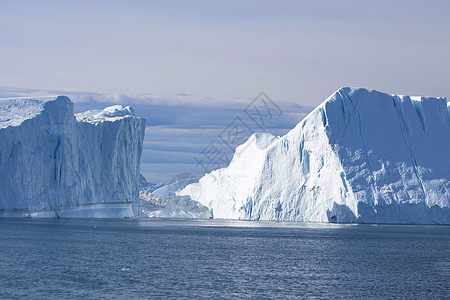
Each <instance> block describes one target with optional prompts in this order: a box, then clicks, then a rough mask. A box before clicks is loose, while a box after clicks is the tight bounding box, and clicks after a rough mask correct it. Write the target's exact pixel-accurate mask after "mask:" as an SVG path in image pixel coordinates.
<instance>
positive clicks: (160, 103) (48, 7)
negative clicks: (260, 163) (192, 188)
mask: <svg viewBox="0 0 450 300" xmlns="http://www.w3.org/2000/svg"><path fill="white" fill-rule="evenodd" d="M449 12H450V1H433V0H431V1H414V0H409V1H406V0H404V1H403V0H390V1H384V0H380V1H364V0H347V1H337V0H335V1H331V0H330V1H320V0H317V1H283V0H278V1H261V0H259V1H231V0H230V1H210V0H205V1H196V0H190V1H171V0H165V1H137V0H130V1H113V0H109V1H106V0H105V1H92V0H91V1H3V0H0V86H2V87H3V88H1V89H0V96H14V95H20V94H27V93H28V92H30V93H31V94H35V93H36V91H50V93H57V94H68V95H69V96H71V98H72V99H73V101H74V102H75V109H76V111H81V110H85V109H91V108H103V107H105V106H108V105H109V104H108V102H111V103H122V104H132V105H133V106H135V107H137V108H138V109H137V114H138V115H140V116H142V117H145V118H146V119H147V124H148V127H147V131H146V132H147V136H146V140H145V145H144V155H143V173H144V174H145V175H147V177H149V178H150V179H151V180H152V181H158V180H159V178H162V179H164V180H167V178H170V176H172V174H176V173H178V172H192V173H201V172H202V170H201V169H199V168H198V166H196V163H195V160H194V157H195V156H196V155H198V153H199V152H201V151H202V149H203V148H204V147H205V145H207V144H208V143H210V141H217V139H218V135H219V134H220V132H221V131H222V130H223V128H224V127H226V126H227V125H228V124H229V122H231V121H232V120H233V119H234V118H235V117H236V116H242V112H243V109H244V108H245V106H246V105H247V104H248V103H249V102H251V100H252V99H253V98H254V97H255V96H257V95H258V94H259V92H261V91H265V92H266V93H267V94H268V95H269V96H270V97H271V98H272V99H273V100H274V101H275V102H276V103H278V104H279V105H280V107H282V109H283V111H284V112H285V114H284V115H283V116H282V118H279V119H277V120H274V123H273V124H271V127H270V128H268V131H269V132H272V133H274V134H283V133H285V132H286V131H287V130H288V129H289V128H292V127H293V126H294V125H295V124H296V123H297V122H299V121H300V120H301V118H302V117H303V116H304V115H305V112H307V111H309V110H310V109H311V107H313V106H316V105H318V104H319V103H320V102H322V101H323V100H324V99H325V98H326V97H328V96H329V95H330V94H331V93H333V92H334V91H335V90H336V89H338V88H339V87H341V86H354V87H367V88H372V89H377V90H380V91H384V92H389V93H396V94H409V95H429V96H447V97H448V96H450V80H449V75H448V72H449V70H450V55H449V54H450V33H449V32H450V17H449ZM8 87H15V88H16V89H10V88H8ZM24 88H25V89H34V90H24ZM68 91H77V92H68ZM80 91H83V92H80ZM132 95H135V96H132ZM137 95H139V96H137ZM221 147H224V149H225V148H226V147H225V146H224V145H221Z"/></svg>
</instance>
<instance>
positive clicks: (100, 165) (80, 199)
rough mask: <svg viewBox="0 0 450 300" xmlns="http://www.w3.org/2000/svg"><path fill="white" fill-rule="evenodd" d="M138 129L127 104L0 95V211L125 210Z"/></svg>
mask: <svg viewBox="0 0 450 300" xmlns="http://www.w3.org/2000/svg"><path fill="white" fill-rule="evenodd" d="M144 129H145V120H144V119H141V118H137V117H135V116H134V114H133V111H132V109H131V108H130V107H125V108H122V107H121V106H113V107H110V108H107V109H105V110H103V111H89V112H86V113H82V114H78V115H76V116H74V114H73V104H72V102H71V101H70V99H69V98H67V97H64V96H59V97H46V98H37V99H17V98H14V99H1V100H0V216H14V217H24V216H28V217H117V218H121V217H133V216H134V215H135V213H136V211H137V209H136V208H135V206H136V204H137V203H138V197H139V194H138V193H139V192H138V180H139V167H140V159H141V154H142V142H143V137H144Z"/></svg>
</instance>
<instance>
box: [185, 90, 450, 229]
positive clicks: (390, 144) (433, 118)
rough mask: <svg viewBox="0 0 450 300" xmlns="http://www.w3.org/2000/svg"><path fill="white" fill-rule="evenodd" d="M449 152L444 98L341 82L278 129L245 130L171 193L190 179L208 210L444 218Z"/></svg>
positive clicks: (263, 215)
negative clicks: (227, 152)
mask: <svg viewBox="0 0 450 300" xmlns="http://www.w3.org/2000/svg"><path fill="white" fill-rule="evenodd" d="M449 157H450V117H449V106H448V104H447V100H446V99H445V98H432V97H409V96H397V95H390V94H385V93H381V92H377V91H374V90H367V89H352V88H348V87H345V88H341V89H339V90H338V91H336V92H335V93H334V94H333V95H331V96H330V97H329V98H328V99H327V100H326V101H325V102H323V103H322V104H321V105H319V106H318V107H317V108H316V109H315V110H314V111H312V112H311V113H310V114H309V115H308V116H307V117H306V118H305V119H304V120H302V121H301V122H300V123H299V124H298V125H297V126H296V127H295V128H294V129H292V130H291V131H290V132H289V133H287V134H286V135H284V136H282V137H274V136H272V135H269V134H254V135H252V136H251V137H250V139H249V140H248V141H247V142H246V143H244V144H243V145H240V146H239V147H238V148H237V149H236V153H235V155H234V157H233V160H232V161H231V163H230V164H229V166H228V167H226V168H223V169H219V170H216V171H213V172H211V173H209V174H206V175H205V176H204V177H202V178H201V179H200V181H199V183H197V184H196V185H195V186H193V185H188V186H187V187H185V188H184V189H183V190H181V191H180V192H178V195H188V196H193V195H192V194H193V190H194V189H195V190H198V188H199V186H200V187H201V195H200V196H199V197H198V196H197V200H198V201H199V202H200V203H201V204H203V205H204V206H207V207H208V208H209V209H210V211H211V214H212V216H213V217H214V218H230V219H246V220H279V221H300V222H301V221H311V222H359V223H405V224H450V158H449ZM196 193H197V194H198V192H196Z"/></svg>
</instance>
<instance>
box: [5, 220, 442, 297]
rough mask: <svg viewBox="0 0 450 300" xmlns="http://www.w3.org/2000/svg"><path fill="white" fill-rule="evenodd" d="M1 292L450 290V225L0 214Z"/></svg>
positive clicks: (421, 293)
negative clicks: (39, 217)
mask: <svg viewBox="0 0 450 300" xmlns="http://www.w3.org/2000/svg"><path fill="white" fill-rule="evenodd" d="M0 241H1V242H0V243H1V245H0V298H1V299H162V298H169V299H207V298H214V299H265V298H277V299H302V298H310V299H449V298H450V227H449V226H402V225H339V224H293V223H272V222H246V221H220V220H210V221H183V220H179V221H178V220H59V219H54V220H29V219H27V220H25V219H21V220H17V219H14V220H7V219H3V220H0Z"/></svg>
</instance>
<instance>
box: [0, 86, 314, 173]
mask: <svg viewBox="0 0 450 300" xmlns="http://www.w3.org/2000/svg"><path fill="white" fill-rule="evenodd" d="M46 95H67V96H69V97H70V98H71V99H72V101H73V102H74V109H75V112H82V111H86V110H90V109H103V108H104V107H106V106H109V105H113V104H123V105H132V106H133V108H134V109H135V111H136V114H137V115H138V116H139V117H143V118H145V119H146V130H145V140H144V151H143V155H142V162H143V164H142V173H143V174H144V176H146V177H147V178H148V179H149V180H152V181H156V182H166V181H168V180H170V178H171V177H172V176H174V175H176V174H177V173H183V172H188V173H193V174H195V175H202V174H203V173H204V172H205V171H206V169H205V168H204V167H202V165H199V164H198V162H197V160H196V159H202V154H201V153H202V151H204V150H205V148H206V147H208V145H213V146H214V148H215V149H217V150H218V151H220V152H221V153H224V155H225V156H226V157H227V159H228V160H230V159H231V158H232V156H233V153H234V150H233V148H235V147H236V146H237V145H238V144H232V143H225V142H224V140H223V139H222V138H221V137H224V134H226V133H227V132H226V131H225V130H226V128H227V127H228V126H229V125H230V123H232V122H233V121H234V120H236V118H239V120H241V121H242V122H244V123H245V124H246V126H247V127H248V128H249V129H250V131H246V132H245V134H244V140H245V137H248V136H249V135H250V134H251V132H260V131H262V130H265V131H266V132H269V133H272V134H274V135H283V134H285V133H286V132H287V131H288V130H290V129H291V128H293V127H294V126H295V125H296V124H297V123H298V122H299V121H300V120H301V119H303V117H304V116H305V115H306V114H307V113H308V112H309V111H311V110H312V108H311V107H305V106H301V105H298V104H296V103H293V102H289V101H278V100H274V99H272V100H273V102H274V103H276V105H278V106H279V107H280V108H281V110H282V114H281V116H278V115H277V116H275V115H274V116H273V118H271V119H268V120H267V122H266V124H265V125H266V126H265V127H264V128H263V129H261V128H259V127H258V126H257V124H255V122H254V121H253V120H252V119H251V118H250V117H249V116H248V115H247V114H246V113H245V108H246V107H247V106H248V105H249V104H251V103H253V100H254V99H243V98H239V99H231V100H229V101H217V100H216V99H213V98H210V97H204V96H197V95H192V94H183V93H178V94H174V95H156V96H155V95H148V94H144V95H128V94H124V93H113V94H111V93H105V92H89V91H70V90H68V91H66V90H49V91H43V90H36V89H23V88H11V87H0V97H24V96H27V97H32V96H46ZM166 99H167V100H166ZM229 146H232V147H229ZM225 164H226V162H225V163H223V166H224V165H225Z"/></svg>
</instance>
